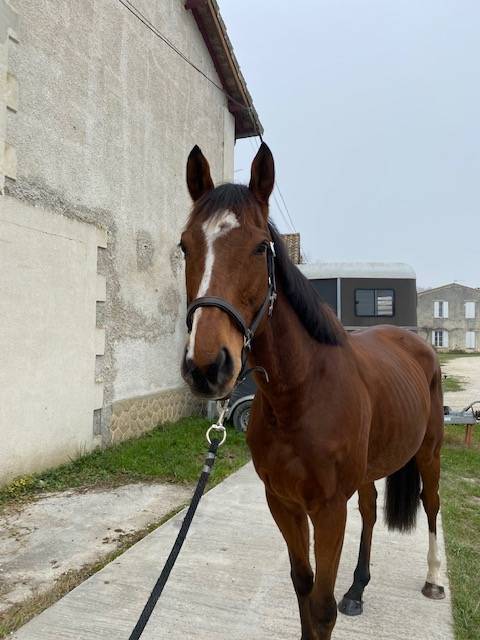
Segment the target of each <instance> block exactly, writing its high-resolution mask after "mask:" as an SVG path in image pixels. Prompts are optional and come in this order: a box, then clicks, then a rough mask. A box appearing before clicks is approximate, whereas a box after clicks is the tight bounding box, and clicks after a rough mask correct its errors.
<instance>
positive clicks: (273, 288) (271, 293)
mask: <svg viewBox="0 0 480 640" xmlns="http://www.w3.org/2000/svg"><path fill="white" fill-rule="evenodd" d="M267 270H268V291H267V295H266V296H265V300H264V301H263V303H262V305H261V307H260V308H259V310H258V311H257V313H256V314H255V316H254V318H253V320H252V324H251V325H250V326H247V323H246V322H245V320H244V319H243V316H242V314H241V313H240V312H239V311H238V310H237V309H235V307H234V306H233V305H232V304H230V302H227V300H224V299H223V298H219V297H217V296H203V297H201V298H196V299H195V300H193V301H192V302H191V303H190V304H189V305H188V308H187V328H188V333H190V332H191V330H192V324H193V314H194V313H195V311H196V310H197V309H198V308H200V307H217V308H218V309H221V310H222V311H224V312H225V313H226V314H227V315H229V316H230V318H231V319H232V320H233V322H234V323H235V325H236V327H237V328H238V329H239V331H240V333H241V334H242V335H243V351H242V371H241V372H240V376H239V378H240V377H241V376H242V374H243V371H244V369H245V363H246V360H247V356H248V351H250V349H251V348H252V340H253V337H254V335H255V331H256V330H257V329H258V326H259V324H260V322H261V321H262V318H263V316H264V315H265V313H266V312H267V309H268V316H271V315H272V311H273V305H274V304H275V299H276V297H277V283H276V280H275V248H274V246H273V242H269V243H268V245H267Z"/></svg>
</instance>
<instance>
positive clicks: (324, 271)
mask: <svg viewBox="0 0 480 640" xmlns="http://www.w3.org/2000/svg"><path fill="white" fill-rule="evenodd" d="M298 266H299V268H300V270H301V271H302V273H303V274H304V275H305V276H307V278H313V279H314V278H346V279H348V278H352V279H358V278H373V279H375V278H377V279H381V278H383V279H388V278H391V279H406V280H416V273H415V270H414V269H413V268H412V267H411V266H410V265H409V264H406V263H404V262H313V263H312V262H311V263H306V264H301V265H298Z"/></svg>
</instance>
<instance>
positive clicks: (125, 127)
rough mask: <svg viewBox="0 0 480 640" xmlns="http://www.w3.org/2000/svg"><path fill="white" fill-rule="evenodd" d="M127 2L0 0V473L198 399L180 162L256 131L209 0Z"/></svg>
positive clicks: (112, 437) (224, 176)
mask: <svg viewBox="0 0 480 640" xmlns="http://www.w3.org/2000/svg"><path fill="white" fill-rule="evenodd" d="M141 6H142V11H143V16H144V18H145V19H146V21H147V23H148V24H149V25H150V26H151V27H153V29H152V28H149V27H148V25H146V24H145V23H144V22H142V21H141V20H140V19H139V17H138V16H137V15H134V14H132V12H130V11H128V10H127V9H126V8H125V7H124V6H123V5H122V4H121V3H120V2H96V1H95V0H82V1H81V2H72V1H71V0H58V1H56V2H51V1H50V0H0V294H1V295H0V324H1V326H0V394H1V398H0V435H1V438H2V447H1V448H0V483H1V482H2V481H6V480H8V479H9V478H11V477H13V476H14V475H18V474H21V473H28V472H32V471H36V470H39V469H44V468H46V467H48V466H52V465H55V464H58V463H61V462H63V461H64V460H66V459H68V458H69V457H72V456H73V457H74V456H76V455H78V454H79V453H81V452H84V451H88V450H90V449H92V448H93V447H95V446H98V445H100V444H109V443H112V442H116V441H119V440H122V439H124V438H128V437H131V436H135V435H138V434H140V433H142V432H143V431H145V430H147V429H150V428H152V427H153V426H155V425H156V424H158V423H159V422H161V421H164V420H170V419H176V418H179V417H181V416H183V415H187V414H190V413H192V412H194V411H197V410H199V408H200V405H199V404H198V401H196V400H194V399H193V397H192V396H191V395H190V393H189V392H188V391H187V389H186V388H185V386H184V385H183V383H182V380H181V377H180V372H179V362H180V359H181V354H182V350H183V348H184V343H185V298H184V274H183V261H182V258H181V254H180V251H179V249H178V248H177V243H178V240H179V237H180V232H181V229H182V227H183V226H184V224H185V221H186V218H187V215H188V212H189V208H190V204H191V203H190V199H189V196H188V192H187V189H186V186H185V178H184V175H185V164H186V160H187V156H188V153H189V151H190V150H191V148H192V147H193V146H194V145H195V144H198V145H199V146H200V147H201V148H202V150H203V152H204V153H205V155H206V156H207V157H208V159H209V161H210V164H211V171H212V176H213V177H214V179H215V181H217V182H221V181H225V180H230V179H232V177H233V151H234V143H235V139H236V138H239V137H248V136H253V135H256V134H257V133H258V131H259V130H260V131H261V124H260V122H259V120H258V116H257V114H256V112H255V109H254V107H253V104H252V101H251V97H250V95H249V93H248V90H247V87H246V84H245V80H244V78H243V76H242V74H241V72H240V68H239V65H238V63H237V61H236V58H235V55H234V52H233V49H232V46H231V43H230V41H229V38H228V35H227V33H226V29H225V25H224V23H223V21H222V19H221V16H220V14H219V10H218V6H217V4H216V2H215V0H201V1H200V2H198V1H196V2H186V3H185V1H182V0H152V1H151V2H148V3H145V2H143V3H141ZM155 29H157V30H159V31H160V32H161V34H162V36H164V38H165V39H166V40H168V43H171V44H172V46H173V47H174V48H176V49H177V50H179V51H181V52H182V54H184V55H185V56H186V57H187V58H188V59H189V60H190V61H191V63H192V64H193V65H194V66H195V67H197V68H198V69H200V70H201V71H202V72H203V73H204V74H205V75H206V76H208V78H209V79H210V80H211V81H212V82H209V81H208V80H207V79H206V78H205V77H204V76H203V75H202V74H201V73H199V72H198V71H197V70H196V69H195V68H193V66H192V65H190V64H188V63H187V62H186V61H185V60H184V59H182V57H181V56H180V55H178V53H177V52H175V51H174V49H173V48H172V47H171V46H169V45H168V43H166V42H165V40H162V39H161V38H159V37H158V35H157V34H156V33H155ZM215 85H216V86H215ZM222 88H223V91H222ZM225 92H226V93H228V97H227V95H226V93H225Z"/></svg>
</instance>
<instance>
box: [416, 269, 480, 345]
mask: <svg viewBox="0 0 480 640" xmlns="http://www.w3.org/2000/svg"><path fill="white" fill-rule="evenodd" d="M417 316H418V333H419V335H421V336H422V337H423V338H425V340H428V341H429V342H430V343H431V344H432V345H433V346H434V347H436V348H437V349H445V350H447V349H449V350H451V349H458V350H461V351H480V289H474V288H472V287H466V286H464V285H462V284H458V283H456V282H452V283H451V284H446V285H443V286H442V287H436V288H435V289H426V290H425V291H419V293H418V308H417Z"/></svg>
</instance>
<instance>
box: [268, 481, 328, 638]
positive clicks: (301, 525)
mask: <svg viewBox="0 0 480 640" xmlns="http://www.w3.org/2000/svg"><path fill="white" fill-rule="evenodd" d="M266 495H267V502H268V506H269V507H270V511H271V513H272V516H273V518H274V520H275V522H276V523H277V526H278V528H279V529H280V531H281V533H282V535H283V537H284V539H285V542H286V543H287V547H288V554H289V557H290V567H291V573H290V575H291V578H292V582H293V587H294V589H295V593H296V595H297V600H298V609H299V612H300V623H301V626H302V637H301V640H317V636H316V634H315V632H314V630H313V626H312V619H311V615H310V604H309V597H310V592H311V590H312V587H313V571H312V567H311V565H310V558H309V547H310V541H309V538H310V533H309V529H308V519H307V514H306V513H305V512H304V511H303V510H302V509H300V508H298V507H296V506H295V505H293V504H286V503H284V502H283V501H281V500H279V498H277V497H276V496H275V495H274V494H273V493H271V492H270V491H268V490H267V491H266Z"/></svg>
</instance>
